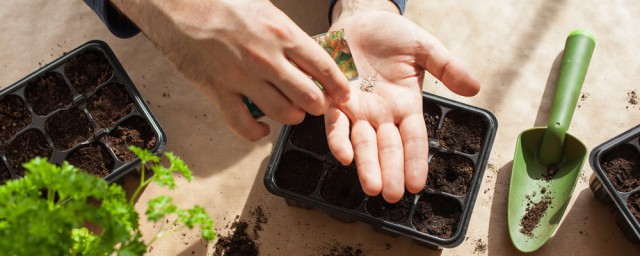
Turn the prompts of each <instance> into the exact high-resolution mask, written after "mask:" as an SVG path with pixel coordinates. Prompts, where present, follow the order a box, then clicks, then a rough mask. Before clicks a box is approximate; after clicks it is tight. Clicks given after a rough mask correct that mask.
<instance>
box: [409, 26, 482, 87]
mask: <svg viewBox="0 0 640 256" xmlns="http://www.w3.org/2000/svg"><path fill="white" fill-rule="evenodd" d="M422 37H423V38H422V41H421V42H420V47H419V48H418V52H417V53H416V54H417V60H418V62H419V63H421V65H423V67H424V69H426V70H427V71H429V73H431V74H432V75H433V76H434V77H436V78H437V79H438V80H440V81H442V83H444V85H445V86H447V88H449V90H451V91H452V92H454V93H456V94H459V95H462V96H473V95H476V94H477V93H478V91H480V83H479V82H478V81H477V80H476V79H475V78H474V77H473V76H471V74H469V72H468V71H467V70H466V69H465V68H464V67H463V66H462V64H461V63H460V62H459V61H458V60H457V59H455V57H454V56H453V54H451V52H449V50H447V49H446V48H445V47H444V46H443V45H442V43H440V41H438V39H436V38H434V37H433V36H430V35H428V34H427V33H426V32H425V33H423V34H422Z"/></svg>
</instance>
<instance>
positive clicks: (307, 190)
mask: <svg viewBox="0 0 640 256" xmlns="http://www.w3.org/2000/svg"><path fill="white" fill-rule="evenodd" d="M322 165H323V164H322V162H321V161H319V160H317V159H315V158H313V157H312V156H310V155H307V154H304V153H302V152H299V151H291V152H288V153H286V154H284V155H283V156H282V157H281V158H280V167H279V168H278V169H277V170H276V172H275V174H274V175H275V183H276V185H277V186H278V187H280V188H282V189H286V190H289V191H291V192H295V193H298V194H303V195H308V194H311V193H312V192H313V191H314V190H316V187H317V186H318V182H319V181H320V176H321V175H322V170H323V169H322Z"/></svg>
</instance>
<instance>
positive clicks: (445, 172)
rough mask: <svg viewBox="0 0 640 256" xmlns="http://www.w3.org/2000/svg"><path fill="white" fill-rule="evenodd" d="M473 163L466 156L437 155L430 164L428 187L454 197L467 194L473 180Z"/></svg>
mask: <svg viewBox="0 0 640 256" xmlns="http://www.w3.org/2000/svg"><path fill="white" fill-rule="evenodd" d="M473 173H474V169H473V162H472V161H471V159H469V158H466V157H464V156H460V155H455V154H447V153H437V154H435V155H434V156H433V158H431V161H430V162H429V174H428V177H427V187H429V188H431V189H434V190H437V191H442V192H447V193H449V194H453V195H458V196H461V195H464V194H466V193H467V190H468V189H469V186H471V181H472V179H473Z"/></svg>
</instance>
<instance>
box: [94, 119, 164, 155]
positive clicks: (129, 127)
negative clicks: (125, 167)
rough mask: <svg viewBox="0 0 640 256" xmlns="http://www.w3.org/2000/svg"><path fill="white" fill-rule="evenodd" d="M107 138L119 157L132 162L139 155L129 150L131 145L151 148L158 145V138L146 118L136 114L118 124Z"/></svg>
mask: <svg viewBox="0 0 640 256" xmlns="http://www.w3.org/2000/svg"><path fill="white" fill-rule="evenodd" d="M106 140H107V142H108V143H109V145H110V147H111V149H112V150H113V152H114V153H115V154H116V156H118V159H120V160H121V161H123V162H130V161H132V160H134V159H136V158H137V157H136V155H134V154H133V153H132V152H131V151H129V146H137V147H141V148H144V149H147V150H151V149H153V147H155V146H156V143H157V140H158V138H157V137H156V134H155V133H154V132H153V129H151V126H150V125H149V123H147V121H146V120H145V119H144V118H142V117H138V116H134V117H131V118H128V119H127V120H125V121H124V122H122V123H121V124H120V125H118V126H117V127H116V128H115V129H114V130H113V131H112V132H111V133H110V134H109V135H108V136H107V138H106Z"/></svg>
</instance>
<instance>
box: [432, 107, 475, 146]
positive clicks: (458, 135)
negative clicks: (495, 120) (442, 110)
mask: <svg viewBox="0 0 640 256" xmlns="http://www.w3.org/2000/svg"><path fill="white" fill-rule="evenodd" d="M486 133H487V124H486V123H485V120H484V119H483V118H482V117H481V116H479V115H476V114H473V113H470V112H464V111H459V110H457V111H452V112H449V113H448V114H447V115H445V116H444V123H443V124H442V128H441V129H440V144H441V145H443V146H444V147H446V148H448V149H452V150H456V151H460V152H464V153H467V154H476V153H478V152H480V149H481V148H482V140H483V138H484V136H485V134H486Z"/></svg>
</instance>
